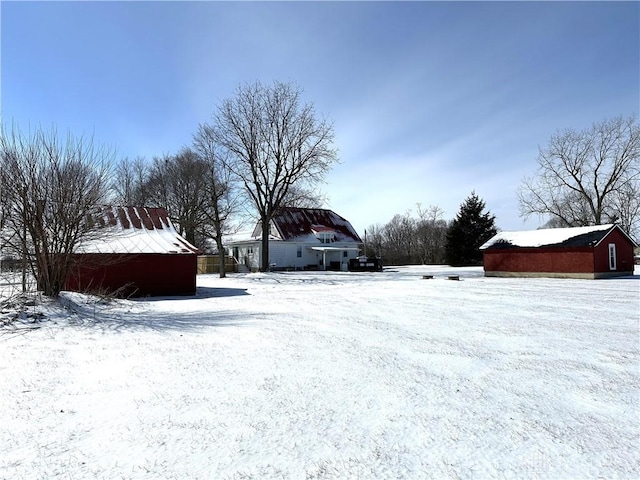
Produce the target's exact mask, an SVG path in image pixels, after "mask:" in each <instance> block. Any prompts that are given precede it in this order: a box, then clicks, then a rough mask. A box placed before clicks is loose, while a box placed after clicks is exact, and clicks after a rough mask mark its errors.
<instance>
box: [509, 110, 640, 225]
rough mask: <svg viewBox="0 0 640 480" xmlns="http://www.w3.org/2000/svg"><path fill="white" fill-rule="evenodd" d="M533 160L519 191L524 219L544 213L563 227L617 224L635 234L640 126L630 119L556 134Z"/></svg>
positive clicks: (614, 120)
mask: <svg viewBox="0 0 640 480" xmlns="http://www.w3.org/2000/svg"><path fill="white" fill-rule="evenodd" d="M537 163H538V171H537V173H536V175H535V176H534V177H528V178H525V179H524V180H523V182H522V185H521V186H520V189H519V191H518V196H519V200H520V211H521V214H522V215H523V216H524V217H528V216H530V215H531V214H539V215H549V216H551V217H552V218H553V217H555V218H557V219H559V220H560V224H562V225H565V226H583V225H594V224H595V225H600V224H602V223H608V222H620V223H621V225H622V227H623V228H625V229H626V230H627V231H628V233H630V234H634V233H637V225H638V221H639V218H638V215H639V213H640V212H639V210H640V209H639V208H638V200H637V199H638V198H639V197H640V126H638V124H637V123H636V121H635V118H633V117H631V118H627V119H625V118H622V117H617V118H614V119H612V120H605V121H603V122H599V123H596V124H594V125H593V126H592V127H591V128H590V129H588V130H583V131H579V132H578V131H575V130H564V131H561V132H558V133H556V134H555V135H553V136H552V137H551V140H550V141H549V144H548V146H547V147H546V148H544V149H542V148H541V149H540V151H539V154H538V160H537ZM634 229H635V232H634V231H632V230H634Z"/></svg>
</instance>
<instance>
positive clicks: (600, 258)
mask: <svg viewBox="0 0 640 480" xmlns="http://www.w3.org/2000/svg"><path fill="white" fill-rule="evenodd" d="M610 243H614V244H615V246H616V257H617V258H616V260H617V261H616V264H617V268H616V271H620V272H633V245H632V244H631V243H630V242H629V240H628V239H627V237H625V236H624V235H623V234H622V233H621V232H620V231H618V230H612V231H611V233H609V235H607V236H606V237H605V238H603V239H602V241H601V242H600V244H599V245H598V246H597V247H596V248H595V251H596V252H595V258H596V261H595V271H596V272H598V273H607V272H611V270H610V269H609V244H610Z"/></svg>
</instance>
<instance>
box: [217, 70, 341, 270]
mask: <svg viewBox="0 0 640 480" xmlns="http://www.w3.org/2000/svg"><path fill="white" fill-rule="evenodd" d="M211 128H212V131H213V133H214V137H215V141H216V143H217V144H219V145H220V146H221V147H222V148H223V149H224V150H226V152H227V154H228V159H229V167H230V169H231V170H232V171H233V173H234V175H235V176H237V178H238V179H239V180H240V182H241V184H242V186H243V187H244V192H245V194H246V196H247V197H248V199H249V200H250V202H251V203H252V204H253V206H254V207H255V209H256V212H257V215H258V218H259V221H260V223H261V225H262V247H261V248H262V251H261V259H262V265H261V270H263V271H264V270H267V269H268V268H269V228H270V221H271V219H272V218H273V215H274V214H275V212H277V211H278V209H279V208H280V207H282V206H283V202H284V201H285V200H286V199H287V198H288V197H289V195H290V192H291V189H292V188H293V187H297V188H301V189H307V188H308V187H309V186H312V185H314V184H316V183H317V182H318V181H320V180H322V179H323V177H324V175H325V174H326V172H327V171H328V170H329V169H330V168H331V166H332V165H333V164H334V162H336V161H337V156H336V151H335V149H333V148H332V145H333V137H334V132H333V126H332V125H331V124H330V123H328V122H327V121H326V120H318V119H317V118H316V115H315V112H314V108H313V105H312V104H310V103H305V104H303V103H302V99H301V90H300V89H299V88H297V87H295V86H293V85H290V84H286V83H281V82H275V83H274V84H272V85H263V84H261V83H255V84H251V85H244V86H241V87H239V88H238V90H237V92H236V95H235V96H234V97H233V98H230V99H227V100H225V101H223V102H222V104H221V105H220V107H219V108H218V110H217V112H216V113H215V115H214V125H213V126H212V127H211Z"/></svg>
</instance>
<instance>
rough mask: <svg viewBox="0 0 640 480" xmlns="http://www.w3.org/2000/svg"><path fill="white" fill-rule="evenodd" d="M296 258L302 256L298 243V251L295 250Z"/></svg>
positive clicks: (300, 246)
mask: <svg viewBox="0 0 640 480" xmlns="http://www.w3.org/2000/svg"><path fill="white" fill-rule="evenodd" d="M296 256H297V257H298V258H302V245H298V251H297V252H296Z"/></svg>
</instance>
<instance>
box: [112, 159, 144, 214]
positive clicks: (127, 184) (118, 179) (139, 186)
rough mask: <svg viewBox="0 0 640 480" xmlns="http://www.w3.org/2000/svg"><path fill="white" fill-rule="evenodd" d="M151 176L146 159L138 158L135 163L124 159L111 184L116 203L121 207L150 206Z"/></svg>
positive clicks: (116, 169) (119, 164) (117, 168)
mask: <svg viewBox="0 0 640 480" xmlns="http://www.w3.org/2000/svg"><path fill="white" fill-rule="evenodd" d="M149 175H150V169H149V164H148V163H147V161H146V160H145V159H144V157H136V158H135V159H134V160H133V161H130V160H129V159H128V158H124V159H122V160H121V161H120V162H119V163H118V164H117V165H116V167H115V172H114V178H113V182H112V184H111V189H112V191H113V194H114V201H115V202H116V203H118V204H120V205H128V206H135V207H147V206H150V205H148V203H149V201H150V200H151V197H150V192H149V191H148V190H149V185H148V182H149Z"/></svg>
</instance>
